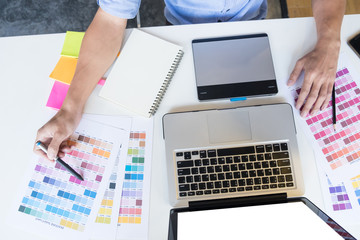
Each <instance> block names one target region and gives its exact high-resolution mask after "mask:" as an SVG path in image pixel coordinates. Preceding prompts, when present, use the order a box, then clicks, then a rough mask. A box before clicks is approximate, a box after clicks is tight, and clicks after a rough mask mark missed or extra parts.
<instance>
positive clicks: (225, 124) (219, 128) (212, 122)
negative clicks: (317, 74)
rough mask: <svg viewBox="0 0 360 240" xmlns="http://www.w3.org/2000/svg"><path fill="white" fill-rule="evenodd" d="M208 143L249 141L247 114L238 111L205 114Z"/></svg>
mask: <svg viewBox="0 0 360 240" xmlns="http://www.w3.org/2000/svg"><path fill="white" fill-rule="evenodd" d="M207 122H208V132H209V142H210V143H223V142H235V141H244V140H251V127H250V121H249V113H248V112H247V111H239V110H238V109H231V110H219V111H214V112H210V113H208V114H207Z"/></svg>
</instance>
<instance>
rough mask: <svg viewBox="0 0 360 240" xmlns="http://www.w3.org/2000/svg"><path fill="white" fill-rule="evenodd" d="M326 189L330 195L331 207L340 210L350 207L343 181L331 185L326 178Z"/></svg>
mask: <svg viewBox="0 0 360 240" xmlns="http://www.w3.org/2000/svg"><path fill="white" fill-rule="evenodd" d="M328 185H329V187H328V189H329V193H330V196H331V201H332V208H333V210H334V211H342V210H348V209H352V206H351V202H350V199H349V195H348V194H347V192H346V188H345V185H344V184H343V183H341V184H336V185H333V184H331V182H330V180H329V179H328Z"/></svg>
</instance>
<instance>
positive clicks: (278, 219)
mask: <svg viewBox="0 0 360 240" xmlns="http://www.w3.org/2000/svg"><path fill="white" fill-rule="evenodd" d="M177 220H178V222H177V226H178V228H177V236H178V238H177V239H178V240H182V239H186V240H191V239H196V240H197V239H327V240H331V239H343V238H342V237H341V236H340V235H338V234H337V233H336V232H335V231H334V230H333V229H332V228H331V227H330V226H329V225H327V224H326V222H325V221H323V220H322V219H321V218H319V217H318V215H316V214H315V213H314V212H313V211H311V209H310V208H308V207H307V206H306V205H305V204H303V203H302V202H290V203H281V204H271V205H261V206H251V207H237V208H227V209H215V210H202V211H194V212H179V213H178V219H177Z"/></svg>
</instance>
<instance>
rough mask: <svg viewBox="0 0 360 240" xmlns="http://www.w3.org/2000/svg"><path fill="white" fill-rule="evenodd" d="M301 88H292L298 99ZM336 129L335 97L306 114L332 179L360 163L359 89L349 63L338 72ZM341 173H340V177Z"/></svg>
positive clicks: (358, 165) (308, 125)
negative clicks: (318, 110) (333, 103)
mask: <svg viewBox="0 0 360 240" xmlns="http://www.w3.org/2000/svg"><path fill="white" fill-rule="evenodd" d="M300 90H301V89H300V88H296V89H294V90H293V91H292V95H293V97H294V98H295V102H296V100H297V97H298V95H299V93H300ZM335 92H336V99H335V102H336V108H337V109H336V114H337V115H336V118H337V130H336V131H335V130H334V128H333V122H332V104H331V103H332V100H331V101H330V102H329V104H328V105H327V107H326V109H325V110H323V111H320V112H318V113H317V114H315V115H313V116H311V115H308V116H307V117H306V118H305V121H306V125H307V128H308V130H310V132H308V135H311V137H310V138H312V140H313V141H314V140H315V142H316V145H317V146H318V148H315V150H316V151H317V152H318V154H319V155H320V156H321V159H322V160H321V164H322V166H323V168H324V170H325V171H326V172H327V174H328V175H329V176H330V177H331V178H332V179H334V178H335V179H337V181H339V180H340V178H341V176H345V175H344V173H345V172H346V171H347V170H348V169H351V168H354V167H360V89H359V86H358V84H357V82H356V81H355V80H354V79H353V77H352V73H351V71H350V70H349V68H347V67H342V68H340V69H339V70H338V72H337V73H336V80H335ZM338 176H340V177H338Z"/></svg>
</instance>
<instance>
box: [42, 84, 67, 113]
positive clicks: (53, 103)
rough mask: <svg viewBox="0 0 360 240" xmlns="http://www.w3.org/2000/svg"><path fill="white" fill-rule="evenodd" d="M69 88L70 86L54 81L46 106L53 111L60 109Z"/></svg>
mask: <svg viewBox="0 0 360 240" xmlns="http://www.w3.org/2000/svg"><path fill="white" fill-rule="evenodd" d="M69 87H70V85H68V84H65V83H62V82H59V81H55V82H54V85H53V87H52V89H51V92H50V96H49V99H48V101H47V103H46V106H47V107H51V108H54V109H60V108H61V105H62V104H63V102H64V99H65V97H66V94H67V92H68V90H69Z"/></svg>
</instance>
